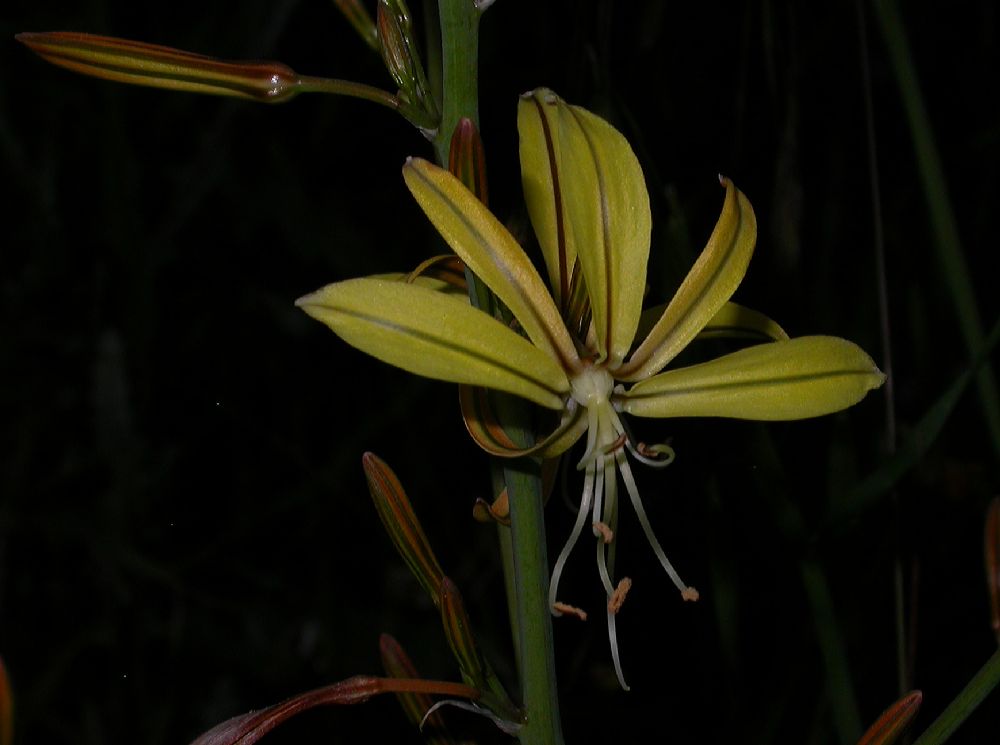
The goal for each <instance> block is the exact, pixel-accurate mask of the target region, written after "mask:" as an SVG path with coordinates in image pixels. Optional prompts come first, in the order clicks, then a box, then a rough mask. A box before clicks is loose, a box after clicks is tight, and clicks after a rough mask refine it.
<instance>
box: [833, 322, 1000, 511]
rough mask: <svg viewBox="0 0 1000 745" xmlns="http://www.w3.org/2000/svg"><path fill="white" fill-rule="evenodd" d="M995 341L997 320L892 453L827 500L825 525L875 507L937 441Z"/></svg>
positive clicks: (998, 327) (999, 333)
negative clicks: (967, 362) (973, 354)
mask: <svg viewBox="0 0 1000 745" xmlns="http://www.w3.org/2000/svg"><path fill="white" fill-rule="evenodd" d="M998 341H1000V320H998V321H997V322H996V323H994V324H993V328H992V329H991V330H990V333H989V335H988V336H987V337H986V339H985V340H984V342H983V346H982V347H980V349H979V351H978V352H977V354H976V357H975V359H974V360H973V361H972V362H971V364H970V365H969V367H968V368H966V370H965V371H964V372H963V373H962V374H961V375H959V376H958V377H957V378H956V379H955V381H954V382H953V383H952V384H951V385H950V386H948V388H946V389H945V391H944V392H943V393H942V394H941V395H940V396H939V397H938V399H937V400H936V401H935V402H934V404H933V405H932V406H931V407H930V408H929V409H928V410H927V411H926V412H925V413H924V415H923V416H922V417H921V418H920V420H919V421H918V422H917V424H916V426H914V427H913V428H912V429H911V431H910V434H909V435H908V437H907V438H906V441H905V442H904V443H903V444H902V446H901V447H900V448H899V449H897V450H896V452H895V454H893V455H892V457H891V458H889V459H888V460H886V461H885V462H884V463H882V464H881V465H880V466H879V468H878V469H877V470H876V471H875V472H873V473H871V474H869V475H868V476H866V477H865V478H864V479H863V480H862V481H861V482H860V483H859V484H857V485H856V486H855V487H853V488H852V489H850V490H849V491H848V492H847V493H846V494H843V495H842V496H840V497H838V498H837V499H834V500H832V501H831V513H830V516H829V518H828V522H838V523H843V521H844V520H846V519H848V518H850V517H852V516H854V515H857V514H858V513H860V512H862V511H863V510H865V509H866V508H868V507H869V506H871V505H872V504H875V503H876V501H877V500H878V498H879V497H880V496H882V495H883V494H887V493H888V492H889V490H890V489H892V487H893V486H895V485H896V483H897V482H898V481H899V480H900V479H901V478H902V477H903V476H904V475H905V474H906V473H907V472H908V471H909V470H910V469H911V468H912V467H913V466H914V465H915V464H916V463H917V462H918V461H919V460H920V459H921V458H922V457H923V456H924V453H926V452H927V450H928V449H929V448H930V447H931V445H932V444H934V442H935V440H937V437H938V435H939V434H940V433H941V429H942V428H943V427H944V425H945V422H947V421H948V418H949V417H950V416H951V413H952V412H953V411H954V410H955V407H956V406H957V405H958V402H959V401H960V400H961V398H962V394H964V393H965V390H966V388H967V387H968V386H969V383H970V382H971V381H972V380H973V378H974V377H975V375H976V373H977V372H978V371H980V370H982V369H983V365H984V364H985V363H986V361H987V360H989V355H990V354H991V353H992V351H993V348H994V347H995V346H996V344H997V342H998Z"/></svg>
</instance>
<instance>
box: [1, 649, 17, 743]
mask: <svg viewBox="0 0 1000 745" xmlns="http://www.w3.org/2000/svg"><path fill="white" fill-rule="evenodd" d="M12 742H14V697H13V696H12V695H11V691H10V678H9V677H7V668H5V667H4V664H3V659H2V658H0V745H11V743H12Z"/></svg>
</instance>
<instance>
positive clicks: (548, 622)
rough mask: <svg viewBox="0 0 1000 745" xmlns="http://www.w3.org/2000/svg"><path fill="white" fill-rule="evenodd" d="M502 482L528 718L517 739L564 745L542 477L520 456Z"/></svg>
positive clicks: (529, 743) (533, 743)
mask: <svg viewBox="0 0 1000 745" xmlns="http://www.w3.org/2000/svg"><path fill="white" fill-rule="evenodd" d="M504 480H505V481H506V483H507V494H508V496H509V498H510V534H511V543H512V547H513V555H514V587H515V597H516V603H517V617H518V647H519V663H520V664H519V665H518V669H519V670H520V673H521V697H522V700H523V702H524V711H525V718H526V721H525V724H524V727H523V729H522V730H521V731H520V732H519V733H518V738H519V739H520V741H521V745H562V741H563V738H562V725H561V723H560V720H559V698H558V695H557V692H556V671H555V657H554V655H553V651H554V645H553V642H552V615H551V613H550V611H549V599H548V590H549V560H548V556H547V550H546V543H545V516H544V513H543V507H544V495H543V493H542V477H541V473H540V470H539V468H538V464H537V463H536V462H534V461H532V460H529V459H527V458H522V459H521V460H519V461H517V462H516V463H513V464H511V465H509V466H508V467H506V468H504Z"/></svg>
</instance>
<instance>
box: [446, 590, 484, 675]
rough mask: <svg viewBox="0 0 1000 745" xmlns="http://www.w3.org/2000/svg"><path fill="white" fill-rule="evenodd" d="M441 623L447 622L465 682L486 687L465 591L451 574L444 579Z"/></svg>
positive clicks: (453, 649)
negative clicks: (452, 578) (454, 580)
mask: <svg viewBox="0 0 1000 745" xmlns="http://www.w3.org/2000/svg"><path fill="white" fill-rule="evenodd" d="M441 622H442V623H443V624H444V634H445V636H446V637H447V638H448V645H449V646H450V647H451V651H452V654H454V655H455V659H456V660H457V661H458V667H459V669H461V671H462V677H463V678H464V679H465V682H466V683H468V684H469V685H471V686H473V687H475V688H478V689H480V690H483V689H485V688H486V675H485V673H484V672H483V663H482V660H481V659H480V658H479V649H478V648H477V646H476V640H475V638H474V637H473V636H472V627H471V625H470V623H469V616H468V614H467V613H466V612H465V603H464V602H462V594H461V593H460V592H459V591H458V587H457V586H456V585H455V583H454V582H452V581H451V580H450V579H449V578H448V577H445V578H444V579H443V580H442V581H441Z"/></svg>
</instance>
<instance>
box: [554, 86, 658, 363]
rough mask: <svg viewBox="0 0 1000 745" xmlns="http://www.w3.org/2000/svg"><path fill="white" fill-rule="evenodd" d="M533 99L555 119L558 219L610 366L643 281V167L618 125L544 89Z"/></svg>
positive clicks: (631, 324)
mask: <svg viewBox="0 0 1000 745" xmlns="http://www.w3.org/2000/svg"><path fill="white" fill-rule="evenodd" d="M535 99H536V100H538V101H540V103H541V104H542V105H543V106H546V107H548V108H549V115H548V116H547V117H546V119H547V121H550V122H552V123H553V124H554V125H555V126H554V127H553V128H552V136H553V139H554V140H556V141H558V143H559V144H558V146H557V147H556V148H555V151H556V152H557V154H558V173H559V178H560V184H561V193H562V200H563V204H564V208H565V218H566V219H565V222H566V224H568V225H571V226H572V232H573V236H572V240H573V243H574V245H575V247H576V252H577V258H578V261H579V262H580V267H581V268H582V269H583V276H584V278H585V281H586V285H587V292H588V294H589V295H590V306H591V312H592V314H593V321H594V328H595V331H596V335H597V340H598V344H599V351H600V356H601V358H602V359H606V360H607V361H608V364H609V365H610V367H611V368H615V367H617V366H618V365H619V363H620V362H621V361H622V359H624V357H625V355H626V354H628V350H629V348H630V347H631V345H632V340H633V339H634V337H635V329H636V326H637V325H638V323H639V314H640V312H641V311H642V294H643V292H644V290H645V285H646V261H647V259H648V258H649V236H650V225H651V219H650V212H649V195H648V194H647V192H646V182H645V179H644V178H643V175H642V168H641V167H640V166H639V161H638V159H637V158H636V157H635V153H634V152H632V147H631V146H630V145H629V144H628V141H627V140H626V139H625V138H624V137H623V136H622V134H621V132H619V131H618V130H616V129H615V128H614V127H612V126H611V125H610V124H608V123H607V122H606V121H604V120H603V119H601V118H600V117H598V116H596V115H594V114H592V113H590V112H589V111H587V110H585V109H581V108H579V107H576V106H570V105H568V104H567V103H565V102H564V101H562V100H561V99H560V98H559V97H558V96H556V95H555V94H554V93H552V92H551V91H545V90H543V91H539V92H538V93H537V94H536V96H535Z"/></svg>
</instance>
